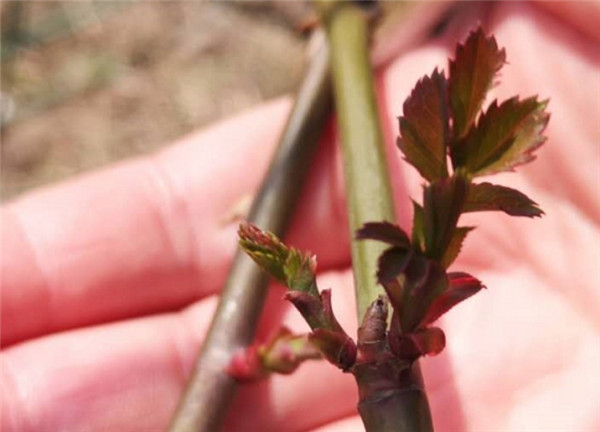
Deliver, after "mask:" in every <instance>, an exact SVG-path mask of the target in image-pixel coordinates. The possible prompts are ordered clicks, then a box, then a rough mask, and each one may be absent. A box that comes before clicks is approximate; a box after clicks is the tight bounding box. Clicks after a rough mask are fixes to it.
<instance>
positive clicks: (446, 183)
mask: <svg viewBox="0 0 600 432" xmlns="http://www.w3.org/2000/svg"><path fill="white" fill-rule="evenodd" d="M468 187H469V183H468V181H467V179H466V178H465V177H463V176H462V175H460V174H458V173H455V174H454V175H453V176H452V177H450V178H446V179H441V180H438V181H436V182H434V183H432V184H430V185H429V186H428V187H426V188H425V190H424V193H423V213H424V223H423V227H424V233H425V254H426V255H427V256H428V257H430V258H433V259H438V260H441V259H442V257H443V256H444V255H445V253H446V249H447V248H448V245H449V244H450V241H451V240H452V237H453V235H454V230H455V228H456V223H457V221H458V218H459V216H460V214H461V212H462V206H463V202H464V200H465V199H466V197H467V191H468Z"/></svg>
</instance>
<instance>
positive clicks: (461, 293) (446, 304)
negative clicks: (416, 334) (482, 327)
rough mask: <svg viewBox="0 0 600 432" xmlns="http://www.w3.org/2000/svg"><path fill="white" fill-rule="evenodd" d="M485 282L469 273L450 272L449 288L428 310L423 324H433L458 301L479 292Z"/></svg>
mask: <svg viewBox="0 0 600 432" xmlns="http://www.w3.org/2000/svg"><path fill="white" fill-rule="evenodd" d="M482 288H484V286H483V284H482V283H481V281H480V280H478V279H476V278H474V277H473V276H471V275H470V274H468V273H463V272H453V273H448V289H447V290H446V291H444V292H443V293H442V294H441V295H440V296H438V297H437V298H436V299H435V301H433V303H431V306H430V307H429V309H428V310H427V313H426V314H425V316H424V318H423V320H422V321H421V323H420V325H421V326H426V325H428V324H431V323H432V322H434V321H435V320H437V319H438V318H439V317H441V316H442V315H443V314H445V313H446V312H448V311H449V310H450V309H452V308H453V307H454V306H456V305H457V304H458V303H460V302H462V301H463V300H466V299H468V298H469V297H471V296H472V295H474V294H476V293H478V292H479V291H480V290H481V289H482Z"/></svg>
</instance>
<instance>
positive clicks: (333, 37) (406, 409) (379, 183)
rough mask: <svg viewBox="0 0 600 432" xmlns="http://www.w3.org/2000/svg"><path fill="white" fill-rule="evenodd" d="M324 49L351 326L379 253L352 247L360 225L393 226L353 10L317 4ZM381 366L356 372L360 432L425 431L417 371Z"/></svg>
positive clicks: (373, 245) (372, 292) (368, 296)
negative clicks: (348, 265) (347, 246)
mask: <svg viewBox="0 0 600 432" xmlns="http://www.w3.org/2000/svg"><path fill="white" fill-rule="evenodd" d="M319 6H320V7H321V11H322V14H323V17H324V20H325V23H326V26H327V33H328V36H329V42H330V46H331V53H332V54H331V68H332V77H333V81H334V92H335V103H336V110H337V116H338V124H339V128H340V130H341V138H342V155H343V159H344V176H345V182H346V196H347V202H348V215H349V221H350V235H351V238H352V266H353V270H354V282H355V289H356V301H357V309H358V317H359V320H361V319H362V317H363V316H364V314H365V312H366V310H367V308H368V307H369V305H371V303H373V302H374V301H375V300H376V298H377V296H378V295H379V294H380V293H381V292H382V290H381V288H379V287H378V286H377V282H376V278H375V274H376V269H377V259H378V258H379V256H380V255H381V253H382V252H383V250H384V248H385V246H383V245H382V244H381V243H379V242H364V241H363V242H358V241H357V240H355V238H354V236H355V234H354V233H355V232H356V230H357V229H358V228H359V227H360V226H362V225H363V224H364V223H366V222H373V221H382V220H387V221H391V222H395V214H394V204H393V198H392V193H391V186H390V180H389V179H390V177H389V173H388V167H387V164H386V158H385V147H384V140H383V134H382V132H381V126H380V123H379V113H378V109H377V102H376V97H375V89H374V81H373V74H372V70H371V64H370V61H369V47H368V39H369V23H368V18H367V17H366V15H365V14H364V12H363V11H361V10H360V9H359V8H358V7H356V6H355V5H354V4H353V3H350V2H348V3H342V2H339V3H338V2H322V3H319ZM395 362H396V360H394V359H392V360H391V361H387V362H382V363H378V362H373V363H364V364H357V365H355V367H354V371H353V373H354V376H355V379H356V381H357V385H358V389H359V405H358V410H359V413H360V415H361V418H362V420H363V423H364V425H365V428H366V430H367V431H368V432H409V431H410V432H428V431H432V430H433V426H432V421H431V414H430V410H429V404H428V402H427V395H426V393H425V390H424V387H423V380H422V377H421V373H420V369H419V365H418V363H414V364H413V365H412V367H410V368H408V369H403V370H400V371H399V370H398V368H397V365H396V364H395Z"/></svg>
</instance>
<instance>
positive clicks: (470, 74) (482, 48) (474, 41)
mask: <svg viewBox="0 0 600 432" xmlns="http://www.w3.org/2000/svg"><path fill="white" fill-rule="evenodd" d="M505 60H506V53H505V51H504V49H502V50H500V49H498V44H497V43H496V39H495V38H494V37H493V36H492V37H486V36H485V34H484V32H483V29H482V28H481V27H480V28H478V29H477V30H476V31H474V32H471V33H470V34H469V37H468V38H467V41H466V42H465V44H464V45H458V46H457V48H456V55H455V59H454V61H452V60H451V61H450V65H449V68H450V77H449V79H448V92H449V99H450V107H451V110H452V119H453V128H454V137H456V138H458V139H460V138H462V137H464V136H465V135H466V134H467V132H468V131H469V129H470V127H471V125H472V124H473V122H474V121H475V118H476V117H477V114H478V113H479V110H480V109H481V105H482V104H483V101H484V99H485V96H486V94H487V91H488V90H489V88H490V87H491V85H492V83H493V80H494V76H495V75H496V73H497V72H498V71H499V70H500V68H501V67H502V65H503V64H504V63H505Z"/></svg>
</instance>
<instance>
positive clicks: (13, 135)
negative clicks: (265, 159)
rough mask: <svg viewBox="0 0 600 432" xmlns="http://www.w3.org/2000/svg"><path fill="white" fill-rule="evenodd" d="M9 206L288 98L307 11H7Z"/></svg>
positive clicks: (272, 5) (265, 7)
mask: <svg viewBox="0 0 600 432" xmlns="http://www.w3.org/2000/svg"><path fill="white" fill-rule="evenodd" d="M0 14H1V15H2V63H1V68H2V69H1V73H2V75H1V84H2V88H1V103H2V118H1V120H2V123H1V125H2V128H1V156H2V159H1V168H2V169H1V190H0V191H1V196H2V200H3V201H6V200H9V199H11V198H14V197H16V196H18V195H20V194H22V193H24V192H26V191H28V190H30V189H32V188H36V187H38V186H41V185H44V184H47V183H51V182H56V181H59V180H61V179H65V178H68V177H71V176H74V175H76V174H77V173H80V172H83V171H86V170H91V169H94V168H97V167H100V166H103V165H106V164H109V163H112V162H114V161H117V160H121V159H124V158H128V157H133V156H135V155H139V154H144V153H148V152H152V151H154V150H156V149H158V148H160V147H161V146H164V145H168V143H169V142H171V141H173V140H174V139H176V138H177V137H179V136H181V135H184V134H186V133H188V132H190V131H192V130H194V129H197V128H201V127H203V126H205V125H207V124H208V123H211V122H213V121H215V120H217V119H219V118H222V117H226V116H230V115H232V114H235V113H237V112H239V111H241V110H244V109H246V108H248V107H250V106H252V105H255V104H258V103H260V102H261V101H264V100H267V99H271V98H273V97H276V96H279V95H282V94H285V93H289V92H292V91H293V90H294V89H295V88H296V87H297V85H298V83H299V81H300V79H301V75H302V70H303V66H304V54H303V53H304V49H305V43H306V41H305V38H304V37H303V35H302V32H301V28H302V26H303V25H304V24H305V23H306V22H308V21H310V8H309V7H308V5H307V4H306V3H303V2H218V3H216V2H210V3H209V2H190V1H156V2H142V1H137V2H136V1H82V2H70V1H63V2H21V1H19V2H17V1H12V2H3V3H2V5H1V9H0Z"/></svg>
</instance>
